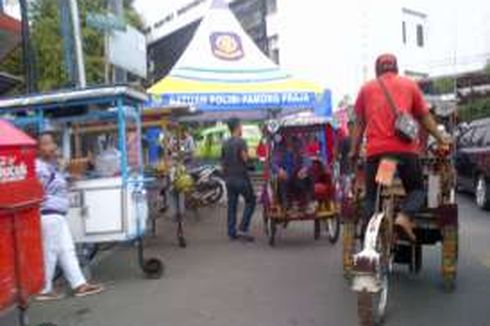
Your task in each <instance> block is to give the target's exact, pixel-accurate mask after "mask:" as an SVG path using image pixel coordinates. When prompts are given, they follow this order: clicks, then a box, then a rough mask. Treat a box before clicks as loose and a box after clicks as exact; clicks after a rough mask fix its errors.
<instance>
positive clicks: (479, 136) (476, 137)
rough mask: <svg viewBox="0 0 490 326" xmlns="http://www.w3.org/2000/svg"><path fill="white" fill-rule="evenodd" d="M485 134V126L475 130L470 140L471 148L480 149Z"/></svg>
mask: <svg viewBox="0 0 490 326" xmlns="http://www.w3.org/2000/svg"><path fill="white" fill-rule="evenodd" d="M486 133H487V128H485V126H479V127H477V128H476V129H475V132H474V133H473V137H472V138H471V144H470V146H471V147H481V146H483V139H484V138H485V134H486Z"/></svg>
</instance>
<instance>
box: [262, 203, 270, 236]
mask: <svg viewBox="0 0 490 326" xmlns="http://www.w3.org/2000/svg"><path fill="white" fill-rule="evenodd" d="M262 221H263V223H264V234H265V236H266V237H268V236H269V233H270V230H269V216H268V215H267V210H266V209H265V208H264V209H263V210H262Z"/></svg>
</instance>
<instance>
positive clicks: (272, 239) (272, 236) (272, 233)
mask: <svg viewBox="0 0 490 326" xmlns="http://www.w3.org/2000/svg"><path fill="white" fill-rule="evenodd" d="M276 232H277V224H276V222H275V221H274V220H273V219H269V246H271V247H274V246H275V245H276Z"/></svg>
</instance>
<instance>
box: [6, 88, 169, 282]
mask: <svg viewBox="0 0 490 326" xmlns="http://www.w3.org/2000/svg"><path fill="white" fill-rule="evenodd" d="M146 101H147V95H146V94H144V93H140V92H138V91H136V90H133V89H131V88H128V87H125V86H117V87H97V88H87V89H76V90H62V91H57V92H52V93H44V94H33V95H25V96H22V97H14V98H5V99H2V100H0V117H3V118H5V119H7V120H10V121H12V122H13V123H14V124H16V125H17V126H19V127H21V128H23V129H25V130H29V131H31V132H34V133H37V132H39V131H43V130H48V129H49V130H50V131H53V132H54V133H56V135H57V136H59V137H60V139H61V142H60V143H61V146H60V147H61V153H60V154H62V157H63V160H64V161H65V162H67V163H68V164H67V165H66V169H67V171H69V172H70V174H71V175H72V176H74V178H73V179H72V182H71V186H70V192H69V200H70V208H69V211H68V214H67V220H68V223H69V225H70V229H71V231H72V235H73V238H74V241H75V243H76V244H77V246H78V247H80V248H82V249H83V250H82V253H86V254H84V255H82V257H84V258H93V257H94V256H95V254H96V253H97V251H98V250H99V249H102V248H110V247H112V245H115V244H127V243H132V244H136V249H137V259H138V263H139V265H140V267H141V269H142V270H143V272H144V273H145V275H146V276H147V277H149V278H159V277H160V276H161V275H162V273H163V269H164V265H163V263H162V261H161V260H160V259H158V258H146V257H145V255H144V246H143V238H144V236H145V233H146V231H147V221H148V203H147V194H146V189H145V187H146V184H147V182H148V181H149V180H148V179H147V178H145V176H144V173H143V162H142V148H141V147H142V146H141V110H142V106H143V104H144V103H145V102H146Z"/></svg>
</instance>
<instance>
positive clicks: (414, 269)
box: [409, 245, 422, 274]
mask: <svg viewBox="0 0 490 326" xmlns="http://www.w3.org/2000/svg"><path fill="white" fill-rule="evenodd" d="M411 250H412V254H411V259H410V265H409V269H410V272H411V273H414V274H418V273H419V272H420V270H421V269H422V246H421V245H415V246H412V247H411Z"/></svg>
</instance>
